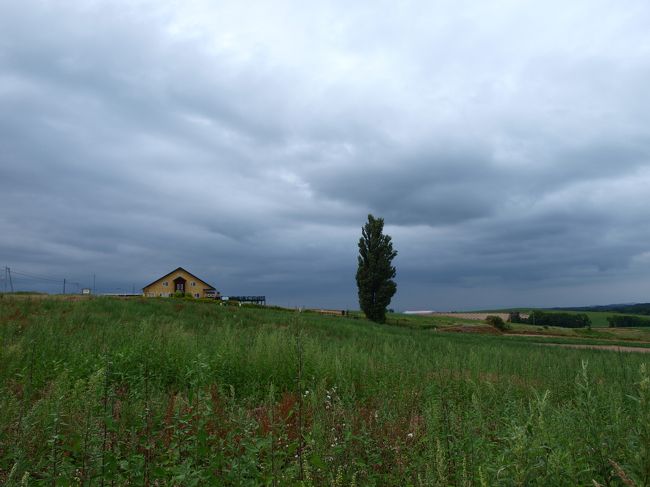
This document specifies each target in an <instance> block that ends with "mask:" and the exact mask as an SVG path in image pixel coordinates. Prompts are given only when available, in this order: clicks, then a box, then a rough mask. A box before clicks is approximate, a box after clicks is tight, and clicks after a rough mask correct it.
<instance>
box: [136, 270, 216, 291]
mask: <svg viewBox="0 0 650 487" xmlns="http://www.w3.org/2000/svg"><path fill="white" fill-rule="evenodd" d="M177 291H178V292H181V293H186V294H189V295H191V296H193V297H195V298H216V297H219V292H218V291H217V290H216V289H215V288H214V287H213V286H211V285H210V284H208V283H207V282H205V281H204V280H203V279H199V278H198V277H196V276H195V275H194V274H191V273H190V272H187V271H186V270H185V269H183V268H182V267H179V268H178V269H175V270H173V271H171V272H170V273H169V274H165V275H164V276H162V277H161V278H158V279H156V280H155V281H154V282H152V283H151V284H149V285H147V286H145V287H143V288H142V294H143V295H144V296H146V297H148V298H154V297H168V296H171V295H172V294H174V293H175V292H177Z"/></svg>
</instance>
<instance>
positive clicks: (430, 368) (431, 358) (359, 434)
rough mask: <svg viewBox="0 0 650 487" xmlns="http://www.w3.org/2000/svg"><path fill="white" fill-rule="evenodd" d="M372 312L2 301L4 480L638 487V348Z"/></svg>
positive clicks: (647, 425) (646, 429) (642, 468)
mask: <svg viewBox="0 0 650 487" xmlns="http://www.w3.org/2000/svg"><path fill="white" fill-rule="evenodd" d="M387 322H388V324H383V325H380V324H375V323H371V322H369V321H367V320H365V319H362V318H360V317H359V316H355V315H352V316H349V317H335V316H321V315H318V314H316V313H296V312H292V311H287V310H282V309H264V308H257V307H246V306H242V307H233V306H216V305H215V304H214V303H201V302H189V301H185V300H170V299H168V300H163V299H149V300H143V299H134V300H120V299H108V298H105V299H101V298H95V299H84V300H77V301H67V300H63V299H58V300H54V299H43V298H39V299H25V298H20V299H19V298H8V297H4V298H3V299H0V484H3V485H91V484H92V485H169V486H171V485H183V486H191V485H433V486H448V485H457V486H474V485H476V486H492V485H512V486H515V485H533V486H534V485H538V486H548V485H557V486H562V485H567V486H568V485H571V486H573V485H608V486H616V485H638V486H641V485H649V484H650V374H649V370H648V363H647V362H648V361H650V355H646V354H636V353H628V354H622V353H614V352H608V351H598V350H570V349H563V348H553V347H542V346H540V345H539V344H538V343H536V342H532V341H531V340H534V338H531V337H517V336H512V335H503V334H502V332H501V331H499V333H498V334H486V335H483V334H474V333H452V332H445V330H446V329H452V330H453V329H454V327H456V328H457V327H459V326H460V327H463V326H465V327H472V326H477V327H487V328H492V329H494V327H491V326H490V325H488V324H485V323H478V324H477V323H476V322H473V323H472V322H469V321H467V322H465V321H460V322H459V321H454V320H453V318H444V319H443V318H438V319H436V318H433V317H416V316H404V315H398V314H392V313H389V314H388V315H387ZM512 326H513V330H512V332H516V331H517V329H518V327H521V326H530V325H512ZM536 328H537V329H539V328H540V327H536ZM622 330H623V329H611V332H612V333H613V332H619V331H622ZM564 331H566V332H567V333H569V332H570V333H573V334H575V333H578V332H583V331H584V332H587V331H589V330H586V329H585V330H578V329H576V330H574V329H564ZM591 332H595V331H594V330H591ZM508 333H510V331H509V332H508ZM567 339H568V338H567ZM574 339H575V338H574ZM537 342H539V340H537Z"/></svg>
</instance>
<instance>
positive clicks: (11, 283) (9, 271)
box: [7, 267, 14, 293]
mask: <svg viewBox="0 0 650 487" xmlns="http://www.w3.org/2000/svg"><path fill="white" fill-rule="evenodd" d="M7 274H8V275H9V285H10V286H11V292H12V293H13V292H14V282H13V281H12V280H11V269H9V267H7Z"/></svg>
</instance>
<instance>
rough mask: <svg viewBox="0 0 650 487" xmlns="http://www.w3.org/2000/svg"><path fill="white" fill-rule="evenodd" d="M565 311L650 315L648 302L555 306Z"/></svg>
mask: <svg viewBox="0 0 650 487" xmlns="http://www.w3.org/2000/svg"><path fill="white" fill-rule="evenodd" d="M556 309H563V310H567V311H606V312H610V313H622V314H631V315H650V303H637V304H609V305H605V306H585V307H581V308H556Z"/></svg>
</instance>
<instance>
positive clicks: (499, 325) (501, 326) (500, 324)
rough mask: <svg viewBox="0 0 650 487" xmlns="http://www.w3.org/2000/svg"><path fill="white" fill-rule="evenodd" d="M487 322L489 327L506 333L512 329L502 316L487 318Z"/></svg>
mask: <svg viewBox="0 0 650 487" xmlns="http://www.w3.org/2000/svg"><path fill="white" fill-rule="evenodd" d="M485 322H486V323H487V324H488V325H492V326H493V327H495V328H496V329H498V330H501V331H506V330H509V329H510V326H509V325H508V324H507V323H506V322H505V321H503V318H501V317H500V316H494V315H490V316H488V317H487V318H485Z"/></svg>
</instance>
